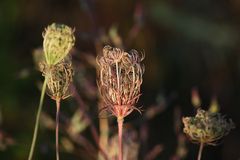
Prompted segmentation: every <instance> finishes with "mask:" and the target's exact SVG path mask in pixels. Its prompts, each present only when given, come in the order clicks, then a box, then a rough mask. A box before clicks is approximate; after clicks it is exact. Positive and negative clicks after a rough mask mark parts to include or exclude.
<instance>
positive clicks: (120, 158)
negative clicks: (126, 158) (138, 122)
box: [118, 118, 123, 160]
mask: <svg viewBox="0 0 240 160" xmlns="http://www.w3.org/2000/svg"><path fill="white" fill-rule="evenodd" d="M122 133H123V118H118V160H123V144H122Z"/></svg>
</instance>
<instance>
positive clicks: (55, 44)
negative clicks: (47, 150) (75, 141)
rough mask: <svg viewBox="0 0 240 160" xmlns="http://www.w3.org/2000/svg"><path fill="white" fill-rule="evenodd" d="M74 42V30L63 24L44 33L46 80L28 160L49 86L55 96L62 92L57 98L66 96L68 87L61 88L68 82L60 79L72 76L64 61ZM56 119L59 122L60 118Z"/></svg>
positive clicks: (33, 146) (58, 104) (41, 66)
mask: <svg viewBox="0 0 240 160" xmlns="http://www.w3.org/2000/svg"><path fill="white" fill-rule="evenodd" d="M74 42H75V37H74V35H73V30H72V29H71V28H70V27H68V26H66V25H63V24H55V23H53V24H51V25H50V26H48V27H47V28H46V29H45V32H43V51H44V58H43V61H42V62H40V70H41V71H42V72H43V76H44V78H45V79H44V83H43V86H42V91H41V97H40V102H39V106H38V111H37V116H36V122H35V128H34V133H33V139H32V144H31V149H30V152H29V156H28V160H32V157H33V152H34V148H35V143H36V139H37V133H38V127H39V118H40V114H41V111H42V106H43V101H44V95H45V92H46V88H47V86H48V90H49V91H53V89H52V88H54V89H55V90H54V94H55V91H56V92H60V91H59V90H61V96H59V95H58V94H57V98H59V97H60V98H63V95H64V96H65V90H66V89H65V88H66V87H65V88H61V87H62V85H64V84H65V83H66V82H63V81H59V77H65V75H68V74H70V71H69V70H70V69H69V67H66V65H65V63H66V60H64V58H65V57H66V56H67V55H68V54H69V52H70V50H71V48H72V47H73V45H74ZM70 66H71V65H70ZM70 68H71V67H70ZM67 72H68V73H67ZM69 81H70V80H69ZM53 82H55V84H54V86H52V88H50V86H51V83H52V84H53ZM60 86H61V87H60ZM63 91H64V92H63ZM50 93H52V92H50ZM54 96H56V95H54ZM58 101H59V102H58ZM56 105H57V113H58V111H59V108H60V100H57V103H56ZM57 115H58V114H57ZM56 119H57V121H58V116H57V118H56ZM56 124H57V126H56V130H58V123H56ZM56 136H57V134H56ZM57 145H58V141H56V146H57ZM56 152H57V155H58V147H56ZM57 157H58V156H57Z"/></svg>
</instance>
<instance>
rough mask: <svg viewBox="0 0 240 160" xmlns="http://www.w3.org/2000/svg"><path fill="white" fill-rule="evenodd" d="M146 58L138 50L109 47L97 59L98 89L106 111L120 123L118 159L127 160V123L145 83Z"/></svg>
mask: <svg viewBox="0 0 240 160" xmlns="http://www.w3.org/2000/svg"><path fill="white" fill-rule="evenodd" d="M143 59H144V56H143V55H140V54H139V53H138V52H137V51H136V50H131V51H130V52H129V53H127V52H125V51H123V50H121V49H119V48H112V47H110V46H105V47H104V48H103V54H102V55H99V56H98V57H97V64H98V67H99V68H98V81H97V82H98V87H99V92H100V95H101V97H102V100H103V102H104V106H105V107H103V108H102V110H107V111H109V112H110V113H111V114H112V115H114V116H115V117H116V118H117V122H118V142H119V146H118V150H119V153H118V159H119V160H122V159H123V144H122V134H123V121H124V118H125V117H126V116H128V115H129V114H130V113H131V112H132V111H133V110H137V111H139V112H141V111H140V110H139V109H138V108H136V107H135V105H136V103H137V101H138V99H139V97H140V95H141V94H140V87H141V84H142V81H143V77H142V76H143V73H144V66H143V65H142V63H141V62H142V60H143Z"/></svg>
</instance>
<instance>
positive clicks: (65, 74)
mask: <svg viewBox="0 0 240 160" xmlns="http://www.w3.org/2000/svg"><path fill="white" fill-rule="evenodd" d="M41 66H43V67H40V68H42V72H43V76H45V77H47V79H48V81H47V94H48V95H49V96H50V97H51V98H52V99H54V100H60V99H65V98H67V97H69V96H70V94H69V85H70V83H71V82H72V80H73V68H72V63H71V58H70V56H67V57H66V58H64V59H63V60H62V61H60V62H59V63H57V64H56V65H54V66H50V67H49V66H48V65H46V64H44V63H41Z"/></svg>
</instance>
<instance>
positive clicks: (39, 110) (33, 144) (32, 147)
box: [28, 77, 47, 160]
mask: <svg viewBox="0 0 240 160" xmlns="http://www.w3.org/2000/svg"><path fill="white" fill-rule="evenodd" d="M46 86H47V77H45V79H44V82H43V86H42V92H41V97H40V102H39V106H38V111H37V116H36V122H35V127H34V133H33V139H32V144H31V149H30V152H29V155H28V160H32V157H33V152H34V148H35V144H36V139H37V134H38V128H39V119H40V114H41V112H42V106H43V100H44V95H45V91H46Z"/></svg>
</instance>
